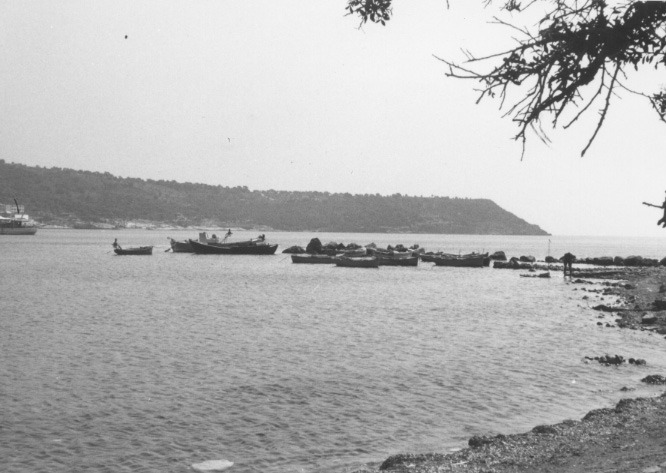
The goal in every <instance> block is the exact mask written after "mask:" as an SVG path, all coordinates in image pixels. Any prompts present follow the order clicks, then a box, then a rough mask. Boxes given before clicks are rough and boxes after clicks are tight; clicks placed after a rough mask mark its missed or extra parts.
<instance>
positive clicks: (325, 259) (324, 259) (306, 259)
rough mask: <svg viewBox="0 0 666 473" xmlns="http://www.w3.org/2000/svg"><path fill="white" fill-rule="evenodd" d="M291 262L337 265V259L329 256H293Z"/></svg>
mask: <svg viewBox="0 0 666 473" xmlns="http://www.w3.org/2000/svg"><path fill="white" fill-rule="evenodd" d="M291 262H292V263H297V264H335V257H334V256H329V255H291Z"/></svg>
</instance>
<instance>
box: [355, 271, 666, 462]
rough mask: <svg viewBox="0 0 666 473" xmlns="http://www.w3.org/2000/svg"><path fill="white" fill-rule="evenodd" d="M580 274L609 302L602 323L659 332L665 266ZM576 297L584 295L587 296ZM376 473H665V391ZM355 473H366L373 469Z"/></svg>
mask: <svg viewBox="0 0 666 473" xmlns="http://www.w3.org/2000/svg"><path fill="white" fill-rule="evenodd" d="M580 275H582V274H581V273H579V274H578V275H577V274H576V273H575V272H574V278H573V282H574V283H590V281H586V280H584V279H582V278H580V277H579V276H580ZM585 277H586V278H590V279H592V278H594V279H595V280H597V281H598V280H602V282H595V285H598V286H599V289H598V290H597V289H591V290H588V289H585V292H598V293H600V294H603V296H604V297H606V298H608V297H610V298H612V299H613V302H612V303H610V304H599V305H598V306H595V307H593V309H596V310H598V311H600V314H602V315H600V317H602V318H604V317H606V316H608V317H611V318H614V320H613V324H611V323H610V322H606V324H607V325H606V326H609V327H618V328H620V329H626V330H644V331H645V330H647V331H651V332H654V333H655V334H658V335H660V336H664V335H665V334H666V268H663V267H641V268H622V269H621V270H620V274H618V272H617V271H613V272H612V273H610V274H609V273H607V272H606V273H605V272H604V271H599V272H598V273H596V274H595V272H594V271H589V270H588V271H587V272H586V273H585ZM603 279H612V280H613V281H612V282H611V281H603ZM618 279H621V281H620V282H618V281H617V280H618ZM576 289H578V288H576ZM583 298H584V299H586V298H589V296H588V294H585V295H584V296H583ZM598 323H599V324H603V323H602V322H598ZM664 343H665V344H666V340H664ZM590 359H592V358H590ZM596 361H599V362H608V363H609V364H618V363H623V362H629V361H628V360H624V359H623V358H622V356H620V355H615V356H605V357H597V360H596ZM634 362H636V360H634ZM663 375H666V373H654V374H652V375H650V376H648V377H646V378H644V379H643V380H642V381H643V382H646V383H649V384H664V385H665V387H666V378H664V376H663ZM378 471H383V472H389V473H407V472H409V473H443V472H458V473H509V472H511V473H527V472H550V473H565V472H566V473H586V472H640V473H657V472H664V473H666V392H664V393H663V394H662V395H660V396H658V397H653V398H637V399H622V400H621V401H620V402H618V403H617V405H616V406H615V407H614V408H603V409H596V410H592V411H590V412H589V413H588V414H587V415H585V417H583V419H581V420H566V421H564V422H561V423H559V424H554V425H539V426H536V427H534V428H533V429H532V430H531V431H529V432H525V433H521V434H513V435H501V434H500V435H497V436H494V437H485V436H475V437H472V438H471V439H469V446H468V447H467V448H465V449H462V450H460V451H458V452H454V453H449V454H444V453H431V454H399V455H394V456H391V457H389V458H388V459H386V460H385V461H384V462H383V463H382V464H381V465H380V466H379V469H378ZM356 473H374V470H359V471H357V472H356Z"/></svg>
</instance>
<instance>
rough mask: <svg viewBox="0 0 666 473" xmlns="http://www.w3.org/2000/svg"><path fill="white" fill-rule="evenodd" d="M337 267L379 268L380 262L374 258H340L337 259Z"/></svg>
mask: <svg viewBox="0 0 666 473" xmlns="http://www.w3.org/2000/svg"><path fill="white" fill-rule="evenodd" d="M335 265H336V266H340V267H343V268H379V261H377V258H376V257H374V256H365V257H358V258H351V257H348V256H340V257H337V258H335Z"/></svg>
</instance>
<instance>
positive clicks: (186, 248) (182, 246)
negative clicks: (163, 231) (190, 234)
mask: <svg viewBox="0 0 666 473" xmlns="http://www.w3.org/2000/svg"><path fill="white" fill-rule="evenodd" d="M171 251H172V252H174V253H194V250H193V249H192V245H190V242H189V241H176V240H174V239H173V238H172V239H171Z"/></svg>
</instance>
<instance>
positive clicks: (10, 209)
mask: <svg viewBox="0 0 666 473" xmlns="http://www.w3.org/2000/svg"><path fill="white" fill-rule="evenodd" d="M14 203H15V204H16V207H14V206H13V205H0V212H2V211H3V210H4V214H5V215H0V235H34V234H35V233H37V226H36V225H35V222H34V221H33V220H30V217H28V215H26V214H25V212H24V209H23V206H22V205H21V206H20V205H19V204H18V202H16V199H14ZM14 209H16V213H14Z"/></svg>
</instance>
